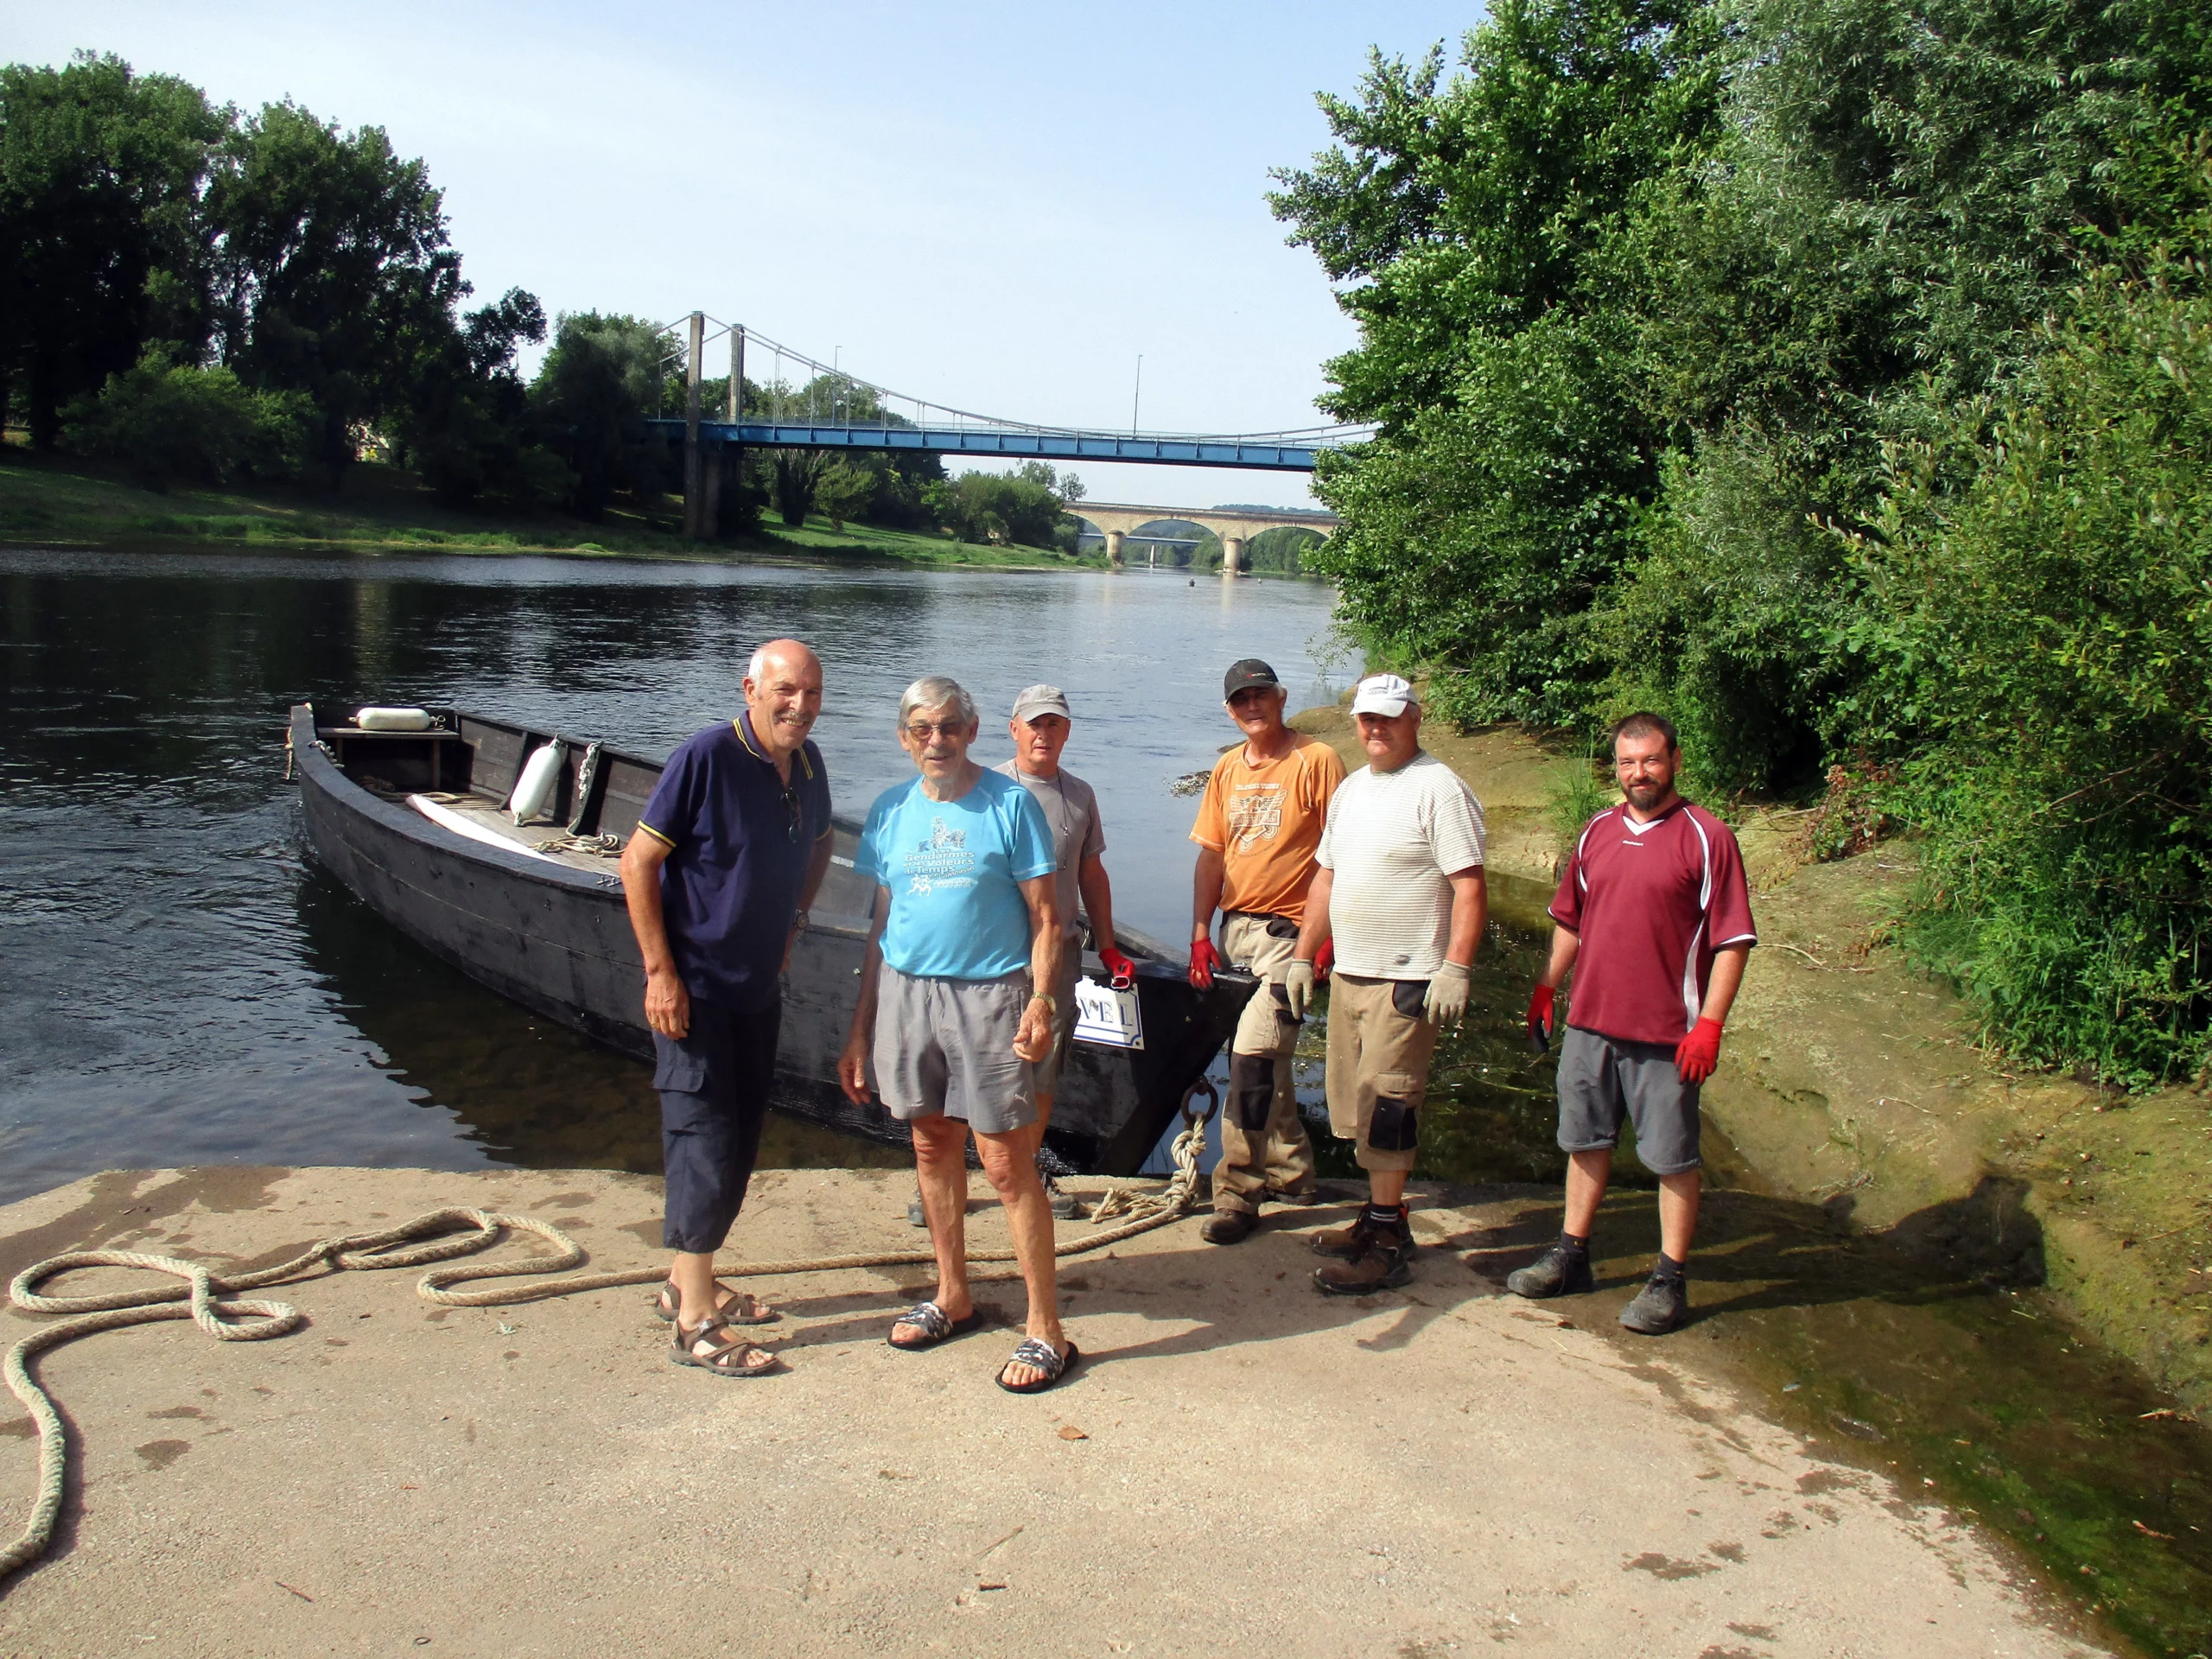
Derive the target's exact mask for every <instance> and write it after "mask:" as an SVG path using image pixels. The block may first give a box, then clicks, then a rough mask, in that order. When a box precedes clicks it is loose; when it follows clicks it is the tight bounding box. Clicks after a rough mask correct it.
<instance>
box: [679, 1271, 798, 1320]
mask: <svg viewBox="0 0 2212 1659" xmlns="http://www.w3.org/2000/svg"><path fill="white" fill-rule="evenodd" d="M715 1289H716V1290H718V1291H727V1292H728V1294H727V1295H725V1296H721V1297H719V1298H717V1299H716V1300H715V1318H716V1319H720V1320H721V1322H722V1323H723V1324H724V1325H773V1324H774V1323H775V1322H776V1321H777V1320H778V1319H782V1318H783V1317H784V1316H783V1315H782V1314H780V1313H777V1312H776V1310H775V1309H774V1308H772V1307H770V1306H766V1304H764V1303H763V1302H762V1301H761V1300H760V1298H759V1297H758V1296H755V1295H754V1294H753V1293H752V1292H751V1291H749V1290H740V1289H738V1288H737V1287H735V1286H733V1285H726V1284H724V1283H722V1281H721V1280H719V1279H717V1280H715ZM682 1306H683V1301H682V1299H681V1298H680V1297H678V1296H677V1292H676V1282H675V1281H673V1280H671V1281H669V1282H667V1283H666V1284H664V1285H663V1286H662V1287H660V1293H659V1294H658V1295H656V1296H655V1297H654V1298H653V1317H654V1318H655V1319H659V1320H660V1321H661V1322H662V1323H664V1324H666V1325H673V1324H675V1323H676V1316H677V1313H678V1311H679V1310H680V1309H681V1308H682Z"/></svg>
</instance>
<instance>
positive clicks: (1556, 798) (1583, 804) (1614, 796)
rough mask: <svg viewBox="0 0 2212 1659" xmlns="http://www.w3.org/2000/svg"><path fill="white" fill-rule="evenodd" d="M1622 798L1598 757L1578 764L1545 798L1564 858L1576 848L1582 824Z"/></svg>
mask: <svg viewBox="0 0 2212 1659" xmlns="http://www.w3.org/2000/svg"><path fill="white" fill-rule="evenodd" d="M1619 798H1620V792H1619V791H1618V790H1616V789H1615V788H1614V787H1613V780H1612V779H1611V777H1609V776H1607V775H1606V773H1605V770H1604V768H1603V767H1602V766H1599V763H1598V762H1597V761H1595V760H1591V761H1587V762H1586V763H1584V764H1582V765H1580V766H1575V767H1574V768H1573V770H1572V771H1570V772H1567V774H1566V775H1565V776H1564V777H1562V778H1561V779H1560V780H1559V782H1557V783H1555V784H1554V785H1552V787H1551V789H1550V791H1549V792H1548V794H1547V795H1546V796H1545V798H1544V809H1545V817H1548V819H1549V820H1550V821H1551V828H1552V838H1553V840H1554V842H1556V843H1557V846H1558V850H1559V855H1560V858H1561V859H1562V860H1563V859H1565V858H1566V857H1567V855H1568V854H1569V853H1571V852H1573V850H1574V842H1575V839H1576V837H1578V836H1580V835H1581V833H1582V826H1583V825H1584V824H1586V823H1589V822H1590V820H1591V819H1592V818H1594V817H1597V816H1598V815H1599V813H1600V812H1602V811H1604V810H1605V809H1606V808H1607V807H1609V806H1611V805H1612V804H1613V803H1614V802H1616V801H1618V799H1619Z"/></svg>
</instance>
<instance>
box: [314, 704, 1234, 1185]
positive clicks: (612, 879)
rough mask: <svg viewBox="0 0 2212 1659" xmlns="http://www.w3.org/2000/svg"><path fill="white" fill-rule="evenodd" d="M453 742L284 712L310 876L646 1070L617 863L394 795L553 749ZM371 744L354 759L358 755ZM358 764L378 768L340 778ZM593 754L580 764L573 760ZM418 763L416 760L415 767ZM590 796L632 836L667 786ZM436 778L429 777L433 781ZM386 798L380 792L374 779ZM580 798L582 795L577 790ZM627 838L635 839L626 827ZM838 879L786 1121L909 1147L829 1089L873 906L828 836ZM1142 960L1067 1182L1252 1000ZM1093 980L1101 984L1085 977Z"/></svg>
mask: <svg viewBox="0 0 2212 1659" xmlns="http://www.w3.org/2000/svg"><path fill="white" fill-rule="evenodd" d="M445 718H446V720H447V721H448V723H449V726H450V728H451V729H450V730H449V731H448V732H444V733H441V734H434V735H433V736H432V737H429V738H423V739H417V740H411V741H410V740H406V739H401V740H391V739H385V738H384V737H383V735H382V734H375V736H376V738H377V741H376V742H375V744H374V746H373V747H370V746H369V745H368V743H367V741H366V740H367V738H368V736H369V734H351V733H346V732H344V731H340V730H338V729H335V728H320V729H319V728H317V727H316V725H315V715H314V711H313V710H312V709H311V708H309V707H308V705H305V704H302V705H301V706H300V707H298V708H296V709H294V710H293V711H292V722H291V728H290V734H289V741H290V747H291V751H292V754H293V757H294V767H295V772H296V777H297V779H298V781H299V784H300V790H301V801H302V810H303V814H304V817H305V821H306V830H307V839H308V847H309V849H311V850H312V852H313V854H314V856H315V859H316V860H317V861H319V862H320V863H321V864H322V865H323V867H324V868H326V869H327V870H328V871H329V872H330V873H331V874H333V875H334V876H335V877H336V878H337V879H338V880H340V882H342V883H343V884H344V885H345V886H346V888H347V889H349V890H350V891H351V892H352V893H353V894H354V895H355V896H356V897H357V898H359V899H360V900H361V902H362V903H364V904H365V905H366V906H368V907H369V908H370V909H371V910H372V911H374V912H376V913H377V914H378V916H380V917H382V918H385V920H386V921H388V922H390V923H391V925H393V926H395V927H397V928H398V929H399V930H400V931H402V932H404V933H405V934H406V935H407V936H408V937H409V938H412V939H414V940H415V941H416V943H417V944H421V945H422V946H423V948H424V949H425V950H429V952H431V954H433V955H434V956H436V957H439V958H441V959H442V960H443V961H445V962H447V963H450V964H452V965H453V966H454V968H457V969H460V970H461V972H462V973H464V974H466V975H467V976H469V977H470V978H471V979H474V980H475V981H476V982H478V983H480V984H481V985H484V986H485V987H486V988H489V989H491V990H493V991H495V992H497V993H498V994H499V995H501V996H505V997H507V998H509V999H510V1000H512V1001H516V1002H518V1003H520V1004H522V1005H523V1006H524V1007H528V1008H531V1009H533V1010H535V1011H536V1012H537V1013H538V1014H543V1015H544V1016H545V1017H546V1018H548V1019H550V1020H556V1021H558V1022H560V1023H561V1024H563V1025H565V1026H569V1027H572V1028H574V1029H575V1030H576V1031H579V1032H582V1033H583V1034H584V1035H585V1036H587V1037H589V1038H591V1039H594V1041H597V1042H600V1043H603V1044H605V1045H606V1046H608V1047H611V1048H614V1049H618V1050H620V1051H621V1052H625V1053H628V1054H632V1055H635V1056H637V1057H639V1058H642V1059H650V1058H652V1034H651V1033H650V1032H649V1031H648V1030H647V1029H646V1027H645V1023H644V1007H643V995H644V983H645V972H644V968H643V964H642V963H641V962H640V960H639V954H638V947H637V942H636V939H635V938H634V937H633V936H632V932H631V931H630V922H629V916H628V912H627V911H626V908H625V906H624V903H623V896H622V888H621V882H620V878H619V877H618V875H617V874H616V873H615V869H614V865H613V860H611V859H610V860H607V861H606V868H604V869H599V870H594V869H582V868H575V867H574V866H572V865H570V864H569V863H565V862H556V861H552V860H549V859H545V858H541V857H537V856H535V855H532V854H531V853H530V852H527V851H525V850H524V849H522V848H521V847H519V846H518V847H517V848H516V849H514V850H512V851H508V850H506V849H504V848H501V847H499V846H496V845H486V844H485V842H481V841H478V840H471V839H467V838H466V837H464V836H461V835H458V834H455V833H454V831H453V830H451V829H446V828H443V827H442V826H440V825H438V824H435V823H432V822H431V821H430V820H429V818H427V817H424V816H423V814H422V813H420V812H417V811H416V810H414V809H413V808H411V807H410V806H409V805H407V804H405V802H404V798H399V797H398V796H397V791H398V790H400V789H404V788H448V787H451V786H452V785H454V784H456V783H460V782H462V781H463V780H464V779H466V781H467V784H468V785H469V786H470V787H473V788H474V790H475V791H477V792H478V794H479V795H480V796H485V797H486V798H493V799H496V798H498V792H499V784H500V780H501V779H502V778H503V777H507V778H510V779H511V775H512V769H513V767H514V766H516V765H517V764H518V763H519V760H520V759H521V757H522V756H523V755H524V754H525V753H527V751H528V749H529V748H530V747H531V745H532V744H533V742H535V741H539V740H540V739H542V738H543V736H545V735H547V734H533V733H530V732H527V731H524V730H523V729H522V728H517V727H512V726H508V725H505V723H504V722H494V721H483V720H480V719H479V718H477V717H474V716H468V715H454V714H448V715H446V716H445ZM357 737H359V738H360V739H362V740H363V741H361V742H359V743H355V742H354V741H353V740H354V739H355V738H357ZM354 748H363V749H365V750H367V751H368V752H370V753H373V754H374V755H376V756H378V757H384V756H393V757H398V758H397V759H394V760H391V762H390V763H389V764H386V763H385V762H384V761H383V760H381V759H379V760H372V761H367V762H364V761H362V760H359V758H353V759H351V760H349V752H350V751H351V750H352V749H354ZM585 748H586V746H584V745H582V744H581V743H579V744H575V745H574V746H573V750H574V754H575V757H581V756H582V753H584V751H585ZM417 751H421V752H423V753H427V754H428V756H429V759H428V760H423V761H421V762H419V763H418V762H417V761H416V760H414V759H411V758H410V757H412V756H414V755H415V754H416V752H417ZM366 766H380V767H381V768H382V770H383V771H384V772H388V773H391V774H393V775H394V776H395V777H397V780H398V781H397V783H396V784H395V785H394V786H393V792H392V793H391V794H390V795H385V794H379V793H378V792H372V791H371V790H370V789H368V788H365V787H364V786H363V785H362V784H361V783H359V782H357V781H355V779H354V778H353V777H351V776H348V772H349V771H352V772H357V773H358V772H363V771H364V770H365V767H366ZM425 768H427V769H425ZM641 769H642V770H644V771H645V772H650V773H652V774H656V775H657V773H658V766H652V764H651V763H649V762H644V761H639V760H635V759H634V758H632V757H629V756H623V755H618V754H612V753H602V755H601V767H600V776H599V778H598V779H596V781H594V779H591V778H590V777H589V776H588V775H587V774H583V773H581V772H579V769H578V766H576V765H575V764H573V763H572V765H571V766H570V770H569V775H568V776H567V777H565V778H564V779H563V791H562V804H563V808H564V809H565V808H566V807H567V805H568V804H569V798H570V796H571V794H572V793H574V794H575V796H576V798H577V799H578V800H579V802H580V804H581V807H582V810H583V811H584V812H585V814H586V816H591V815H592V814H593V813H594V811H595V813H596V819H597V821H596V823H595V825H594V826H593V827H594V828H595V829H598V830H601V831H604V832H607V833H613V834H618V835H625V836H626V834H627V833H628V831H629V829H630V828H631V827H632V825H633V824H634V823H635V817H636V812H637V810H638V809H639V807H641V806H642V804H643V802H644V799H645V796H646V795H647V794H649V793H650V785H649V782H648V781H647V780H646V779H643V778H640V777H639V776H637V775H636V774H637V773H638V772H639V771H640V770H641ZM379 781H382V780H381V779H379ZM579 786H580V787H579ZM623 819H626V820H627V822H621V820H623ZM836 835H837V837H838V852H839V855H840V857H839V861H838V863H837V864H836V866H835V867H833V868H832V871H831V875H830V879H829V880H828V881H826V882H825V883H824V884H823V892H822V893H821V894H820V895H819V896H818V897H817V901H816V903H815V905H814V906H813V911H812V919H811V925H810V927H809V928H808V929H807V931H805V932H804V933H803V934H802V935H801V936H800V938H799V942H798V945H797V947H796V948H795V949H794V950H793V951H792V953H791V967H790V970H789V973H788V974H787V976H785V987H784V1018H783V1036H782V1041H781V1044H780V1046H779V1054H778V1062H777V1071H776V1081H775V1092H774V1094H773V1096H772V1101H771V1104H772V1106H773V1107H774V1108H775V1109H778V1110H781V1111H785V1112H789V1113H791V1114H794V1115H796V1116H800V1117H804V1118H808V1119H810V1120H812V1121H814V1122H820V1123H823V1124H827V1125H829V1126H830V1127H832V1128H839V1129H843V1130H846V1131H849V1132H850V1133H855V1134H859V1135H867V1136H868V1137H870V1138H872V1139H875V1140H880V1141H905V1140H906V1138H907V1135H906V1128H905V1127H904V1126H903V1125H902V1124H900V1123H899V1122H898V1121H897V1120H896V1119H894V1118H893V1117H892V1116H891V1115H890V1114H889V1112H887V1110H886V1109H884V1107H883V1106H882V1104H881V1103H880V1101H878V1100H877V1099H875V1098H874V1096H873V1095H871V1097H870V1099H869V1100H868V1103H866V1104H861V1105H856V1104H855V1103H854V1102H853V1101H851V1100H850V1099H849V1098H848V1097H847V1096H846V1095H845V1093H844V1091H843V1090H842V1089H841V1088H840V1087H839V1086H838V1084H837V1081H836V1063H837V1057H838V1055H839V1053H840V1052H842V1049H843V1046H844V1041H845V1034H846V1032H847V1031H848V1029H849V1027H850V1023H851V1020H852V1012H853V1006H854V1001H855V997H856V995H857V994H858V988H859V984H860V971H861V963H862V959H863V957H864V956H865V953H866V949H867V942H868V923H867V918H866V911H867V908H868V902H869V900H870V899H872V897H873V893H872V890H870V889H869V888H868V885H867V884H865V883H863V882H861V880H858V879H857V878H856V877H855V876H854V875H853V874H852V873H851V870H850V868H849V859H850V852H851V842H852V840H853V837H854V827H853V826H852V824H851V823H849V821H846V820H842V819H841V820H840V821H839V823H838V826H837V829H836ZM1132 944H1141V948H1142V949H1143V950H1145V951H1146V952H1147V957H1146V958H1141V959H1140V962H1139V967H1138V975H1137V990H1138V996H1139V1000H1140V1006H1141V1014H1142V1018H1143V1027H1144V1035H1145V1047H1144V1048H1143V1049H1141V1050H1139V1051H1127V1050H1121V1049H1113V1048H1106V1047H1100V1046H1093V1045H1090V1044H1088V1043H1076V1044H1073V1045H1071V1052H1070V1053H1069V1056H1068V1058H1067V1061H1066V1064H1065V1066H1064V1068H1063V1071H1062V1075H1061V1078H1060V1083H1059V1086H1058V1091H1057V1094H1056V1098H1055V1101H1054V1105H1053V1113H1052V1127H1051V1128H1050V1130H1049V1131H1048V1133H1047V1136H1046V1141H1047V1145H1048V1146H1049V1147H1050V1148H1051V1149H1052V1152H1053V1153H1055V1154H1057V1155H1058V1157H1059V1158H1060V1159H1061V1160H1064V1161H1065V1163H1067V1164H1068V1165H1069V1166H1071V1167H1072V1168H1074V1169H1076V1170H1078V1171H1083V1172H1088V1173H1109V1174H1123V1173H1134V1172H1135V1170H1136V1169H1137V1168H1138V1167H1139V1166H1141V1164H1142V1163H1143V1162H1144V1160H1145V1159H1146V1157H1147V1155H1148V1154H1149V1153H1150V1152H1151V1150H1152V1148H1153V1147H1154V1145H1155V1144H1157V1142H1158V1141H1159V1139H1160V1135H1161V1134H1162V1133H1163V1132H1164V1131H1165V1130H1166V1128H1167V1127H1168V1126H1169V1125H1170V1124H1171V1123H1172V1122H1174V1121H1175V1118H1176V1116H1177V1113H1178V1111H1179V1109H1180V1107H1181V1105H1182V1103H1183V1100H1184V1098H1185V1093H1186V1091H1187V1090H1190V1089H1191V1088H1192V1086H1193V1085H1194V1084H1198V1083H1199V1082H1200V1081H1201V1080H1202V1079H1203V1078H1204V1077H1205V1071H1206V1068H1207V1066H1208V1065H1209V1064H1210V1063H1211V1060H1212V1058H1213V1057H1214V1056H1215V1055H1216V1054H1217V1052H1219V1051H1220V1049H1221V1046H1222V1045H1223V1043H1224V1041H1225V1040H1226V1039H1227V1038H1228V1036H1229V1034H1230V1031H1231V1030H1232V1029H1233V1028H1234V1026H1235V1022H1236V1015H1237V1013H1238V1012H1239V1011H1240V1009H1241V1008H1242V1007H1243V1002H1244V1000H1245V999H1246V998H1247V997H1248V996H1249V995H1250V993H1251V990H1252V982H1251V981H1250V980H1249V979H1247V978H1244V977H1243V976H1221V977H1220V978H1219V979H1218V980H1217V984H1216V987H1215V988H1214V989H1213V990H1211V991H1208V992H1200V991H1197V990H1194V989H1192V987H1191V986H1190V984H1189V982H1188V981H1187V979H1186V978H1185V976H1184V972H1183V969H1182V966H1181V964H1180V963H1176V962H1174V961H1173V959H1172V958H1169V957H1167V956H1166V952H1165V951H1164V950H1162V949H1161V948H1160V947H1159V946H1157V945H1156V944H1154V943H1153V942H1151V941H1149V940H1139V941H1132V940H1127V939H1125V941H1124V944H1123V948H1124V949H1127V950H1130V953H1131V954H1132V955H1136V954H1137V950H1135V949H1132V948H1131V947H1132ZM1090 967H1091V971H1092V972H1093V973H1094V974H1097V973H1101V972H1103V969H1102V968H1100V967H1099V966H1098V965H1097V964H1096V962H1095V960H1094V961H1093V963H1091V964H1090Z"/></svg>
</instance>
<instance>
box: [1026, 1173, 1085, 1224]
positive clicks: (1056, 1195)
mask: <svg viewBox="0 0 2212 1659" xmlns="http://www.w3.org/2000/svg"><path fill="white" fill-rule="evenodd" d="M1037 1173H1039V1174H1040V1175H1045V1172H1044V1171H1043V1170H1041V1169H1040V1170H1039V1171H1038V1172H1037ZM1045 1203H1046V1205H1047V1206H1048V1207H1049V1208H1050V1209H1051V1210H1052V1219H1053V1220H1055V1221H1079V1220H1081V1219H1082V1217H1083V1205H1081V1204H1080V1203H1078V1202H1077V1198H1076V1196H1075V1194H1074V1193H1072V1192H1062V1191H1061V1190H1060V1184H1059V1183H1058V1181H1056V1180H1054V1179H1052V1177H1051V1176H1050V1175H1045Z"/></svg>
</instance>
